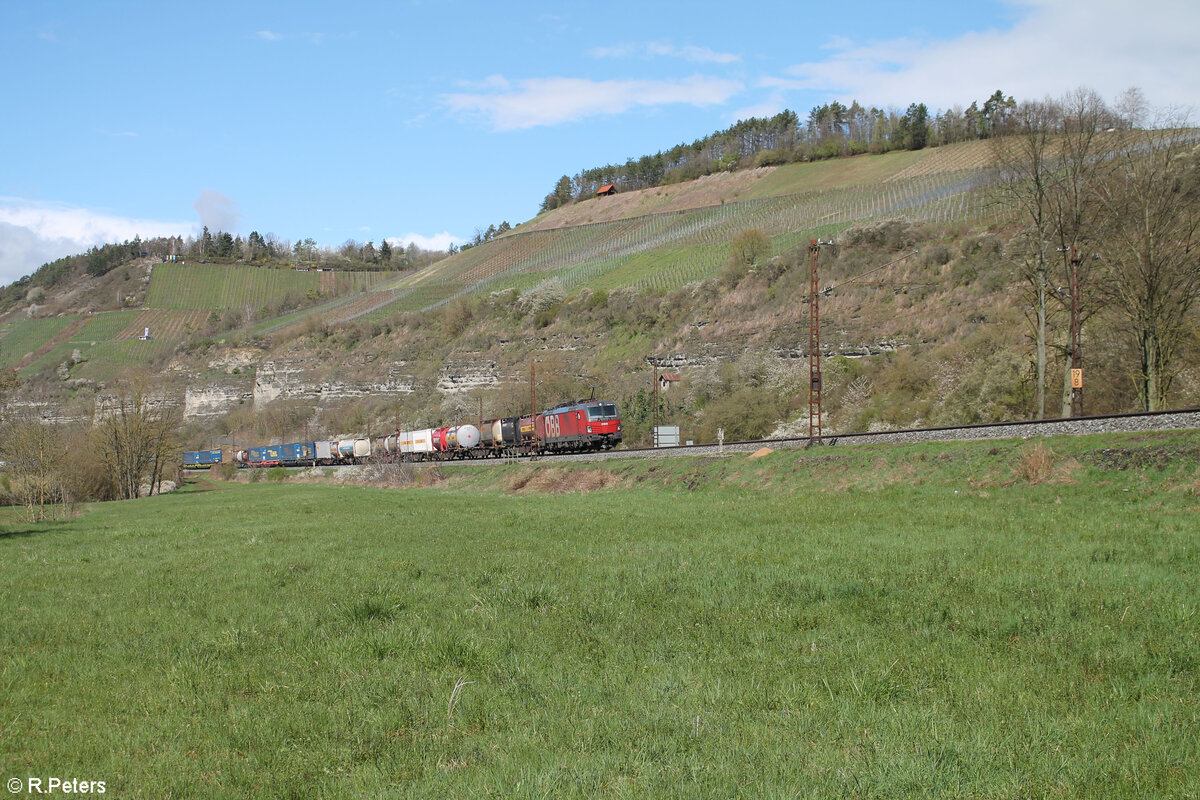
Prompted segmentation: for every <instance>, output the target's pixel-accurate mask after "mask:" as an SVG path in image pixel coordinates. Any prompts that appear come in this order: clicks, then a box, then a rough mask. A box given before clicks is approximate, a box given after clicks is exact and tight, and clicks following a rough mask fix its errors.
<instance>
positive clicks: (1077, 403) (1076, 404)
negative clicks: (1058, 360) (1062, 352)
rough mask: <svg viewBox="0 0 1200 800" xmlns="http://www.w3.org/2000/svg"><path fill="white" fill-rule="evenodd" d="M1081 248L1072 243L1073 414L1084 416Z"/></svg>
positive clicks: (1074, 415) (1073, 415)
mask: <svg viewBox="0 0 1200 800" xmlns="http://www.w3.org/2000/svg"><path fill="white" fill-rule="evenodd" d="M1081 261H1082V259H1081V258H1080V257H1079V248H1077V247H1076V246H1075V245H1071V416H1072V417H1082V416H1083V344H1082V342H1081V339H1082V337H1081V328H1082V327H1083V322H1082V319H1081V318H1080V315H1079V264H1080V262H1081Z"/></svg>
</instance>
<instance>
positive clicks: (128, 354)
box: [20, 309, 212, 380]
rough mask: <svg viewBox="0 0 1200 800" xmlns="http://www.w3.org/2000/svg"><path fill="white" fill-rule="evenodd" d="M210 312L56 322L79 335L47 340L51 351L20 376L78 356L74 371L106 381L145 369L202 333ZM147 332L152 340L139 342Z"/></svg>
mask: <svg viewBox="0 0 1200 800" xmlns="http://www.w3.org/2000/svg"><path fill="white" fill-rule="evenodd" d="M211 313H212V312H210V311H207V310H172V309H145V310H142V311H107V312H101V313H99V314H92V315H88V316H81V315H75V316H68V317H57V318H55V319H54V320H52V321H53V322H56V323H60V325H59V329H60V330H61V331H70V330H71V329H72V328H74V329H75V330H74V331H72V332H71V334H70V335H69V336H68V337H65V338H64V337H62V336H59V337H57V338H58V339H59V341H55V340H54V339H51V340H49V342H51V343H52V346H51V347H49V348H45V347H43V348H42V349H41V351H40V352H39V353H37V355H36V358H34V359H32V360H30V361H29V362H28V363H26V364H24V366H22V368H21V370H20V371H21V374H22V375H34V374H38V373H41V372H46V371H50V370H53V369H55V368H56V367H57V366H58V365H60V364H62V363H64V362H67V361H72V360H74V359H75V357H78V358H79V359H81V360H80V361H79V365H78V367H77V368H76V370H75V372H77V373H78V374H79V375H80V376H86V377H89V378H93V379H96V380H105V379H108V378H111V377H113V376H114V375H115V374H116V373H117V372H119V371H120V370H122V369H124V368H126V367H129V366H136V365H141V364H146V363H149V362H151V361H153V360H154V359H156V358H159V357H161V356H164V355H167V354H169V353H171V352H172V351H174V349H175V347H176V345H178V344H179V343H180V342H181V341H183V340H184V339H185V338H187V337H188V336H190V335H192V334H194V333H195V332H197V331H199V330H201V329H202V328H203V327H204V325H205V323H206V322H207V321H208V317H209V315H210V314H211ZM39 321H41V320H39ZM44 321H45V322H49V321H51V320H44ZM26 324H28V323H26ZM146 328H149V329H150V339H148V340H145V341H143V340H141V339H140V338H139V337H141V336H142V335H143V334H144V332H145V330H146Z"/></svg>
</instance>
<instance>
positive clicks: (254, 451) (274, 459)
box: [248, 445, 279, 465]
mask: <svg viewBox="0 0 1200 800" xmlns="http://www.w3.org/2000/svg"><path fill="white" fill-rule="evenodd" d="M248 463H250V464H251V465H268V464H278V463H279V445H269V446H267V447H251V448H250V458H249V459H248Z"/></svg>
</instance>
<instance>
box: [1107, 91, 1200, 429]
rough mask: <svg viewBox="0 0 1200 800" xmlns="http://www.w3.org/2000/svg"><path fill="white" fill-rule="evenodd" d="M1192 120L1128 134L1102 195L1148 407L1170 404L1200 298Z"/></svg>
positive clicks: (1112, 269)
mask: <svg viewBox="0 0 1200 800" xmlns="http://www.w3.org/2000/svg"><path fill="white" fill-rule="evenodd" d="M1129 107H1130V108H1131V109H1134V110H1140V108H1141V106H1140V105H1137V104H1132V105H1129ZM1134 124H1136V122H1135V123H1134ZM1188 124H1189V123H1188V121H1187V120H1186V119H1184V118H1183V117H1181V116H1179V115H1167V116H1165V117H1160V118H1159V119H1157V120H1155V123H1154V124H1153V125H1152V126H1151V127H1150V128H1149V129H1148V130H1136V129H1134V130H1132V131H1130V132H1129V133H1125V134H1123V135H1122V136H1121V137H1120V139H1119V142H1118V143H1117V147H1116V151H1117V152H1116V155H1115V157H1114V158H1112V159H1111V160H1110V161H1109V162H1108V163H1107V164H1106V169H1105V171H1104V175H1103V176H1102V178H1103V179H1102V180H1101V181H1100V183H1099V185H1098V188H1097V193H1096V194H1097V197H1098V200H1099V203H1100V206H1101V210H1102V214H1103V224H1104V234H1105V241H1106V248H1105V252H1104V254H1103V255H1104V263H1105V266H1106V274H1105V276H1104V282H1103V289H1104V293H1105V297H1106V299H1107V300H1108V301H1109V302H1110V304H1111V306H1112V307H1113V308H1114V309H1115V310H1117V311H1118V312H1119V313H1120V314H1121V315H1122V316H1123V317H1124V319H1125V325H1126V330H1127V332H1128V334H1129V335H1130V336H1131V337H1132V338H1133V340H1134V342H1135V344H1136V348H1137V352H1138V357H1139V363H1138V364H1137V366H1136V369H1134V370H1133V377H1134V381H1135V383H1136V385H1137V391H1138V398H1139V401H1140V403H1141V406H1142V408H1143V409H1144V410H1146V411H1156V410H1161V409H1162V408H1164V407H1165V406H1166V400H1167V393H1168V391H1169V390H1170V387H1171V380H1172V378H1173V377H1174V376H1175V374H1176V371H1177V366H1176V359H1175V356H1176V352H1177V350H1178V348H1179V347H1180V345H1181V344H1182V343H1183V342H1184V340H1185V338H1186V336H1187V333H1188V328H1187V315H1188V313H1189V311H1190V310H1191V309H1192V307H1193V306H1194V305H1195V303H1196V300H1197V298H1198V297H1200V259H1198V258H1197V254H1198V251H1197V246H1198V245H1200V239H1198V235H1197V234H1198V233H1200V149H1198V148H1197V144H1196V142H1197V135H1196V131H1195V130H1194V129H1189V128H1188ZM1130 127H1133V125H1132V124H1131V126H1130Z"/></svg>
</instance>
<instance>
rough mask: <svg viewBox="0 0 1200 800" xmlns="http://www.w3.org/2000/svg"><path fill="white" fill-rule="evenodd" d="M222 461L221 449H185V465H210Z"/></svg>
mask: <svg viewBox="0 0 1200 800" xmlns="http://www.w3.org/2000/svg"><path fill="white" fill-rule="evenodd" d="M220 463H221V451H220V449H217V450H185V451H184V452H183V465H184V466H185V467H209V466H212V465H213V464H220Z"/></svg>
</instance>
